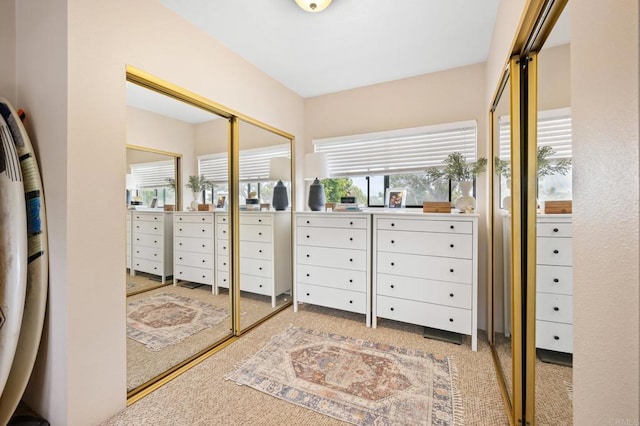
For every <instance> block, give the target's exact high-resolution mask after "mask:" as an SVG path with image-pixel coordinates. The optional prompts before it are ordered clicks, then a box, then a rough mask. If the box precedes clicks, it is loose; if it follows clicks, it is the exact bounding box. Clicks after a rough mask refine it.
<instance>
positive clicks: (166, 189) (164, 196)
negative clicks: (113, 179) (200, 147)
mask: <svg viewBox="0 0 640 426" xmlns="http://www.w3.org/2000/svg"><path fill="white" fill-rule="evenodd" d="M175 170H176V168H175V162H174V161H173V160H167V161H156V162H151V163H138V164H131V174H132V175H133V176H134V179H135V182H136V190H137V193H138V194H137V195H138V196H139V197H140V198H141V199H142V200H141V201H142V205H143V206H151V205H152V202H153V199H154V198H155V199H156V204H155V206H156V207H163V206H164V205H165V204H175V203H176V190H175V187H173V186H172V184H171V182H175V180H174V179H175V175H176V172H175Z"/></svg>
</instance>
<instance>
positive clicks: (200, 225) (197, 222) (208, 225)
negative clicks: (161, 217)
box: [173, 212, 216, 293]
mask: <svg viewBox="0 0 640 426" xmlns="http://www.w3.org/2000/svg"><path fill="white" fill-rule="evenodd" d="M215 243H216V241H215V219H214V213H213V212H177V213H174V214H173V247H174V255H173V262H174V266H173V284H174V285H176V284H177V283H178V280H184V281H190V282H194V283H200V284H206V285H210V286H211V291H212V292H213V293H215V292H216V287H215V276H214V275H215Z"/></svg>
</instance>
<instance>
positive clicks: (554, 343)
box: [536, 215, 573, 353]
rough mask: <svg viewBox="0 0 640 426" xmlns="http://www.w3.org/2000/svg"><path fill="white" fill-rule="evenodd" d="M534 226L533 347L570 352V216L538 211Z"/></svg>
mask: <svg viewBox="0 0 640 426" xmlns="http://www.w3.org/2000/svg"><path fill="white" fill-rule="evenodd" d="M536 230H537V238H536V347H538V348H541V349H547V350H552V351H557V352H566V353H573V268H572V264H573V260H572V247H571V235H572V231H571V216H568V215H540V216H538V219H537V227H536Z"/></svg>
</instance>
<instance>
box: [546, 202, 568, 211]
mask: <svg viewBox="0 0 640 426" xmlns="http://www.w3.org/2000/svg"><path fill="white" fill-rule="evenodd" d="M544 212H545V213H546V214H563V213H567V214H568V213H571V200H568V201H545V202H544Z"/></svg>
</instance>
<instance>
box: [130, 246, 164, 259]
mask: <svg viewBox="0 0 640 426" xmlns="http://www.w3.org/2000/svg"><path fill="white" fill-rule="evenodd" d="M133 257H135V258H137V259H148V260H157V261H158V262H160V261H161V260H162V249H160V248H155V247H143V246H136V247H135V249H134V250H133Z"/></svg>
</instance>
